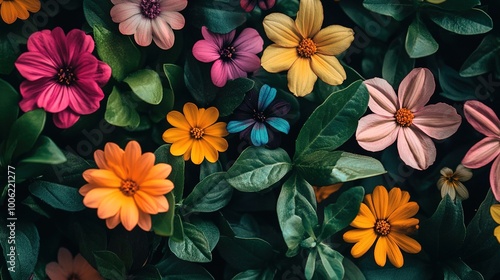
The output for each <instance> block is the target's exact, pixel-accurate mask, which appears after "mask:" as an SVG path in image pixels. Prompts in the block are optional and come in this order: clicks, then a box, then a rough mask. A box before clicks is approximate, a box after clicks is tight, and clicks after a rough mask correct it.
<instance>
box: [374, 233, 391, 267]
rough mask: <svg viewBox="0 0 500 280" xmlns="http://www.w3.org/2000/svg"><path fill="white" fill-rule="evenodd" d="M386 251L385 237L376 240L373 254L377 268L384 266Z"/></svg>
mask: <svg viewBox="0 0 500 280" xmlns="http://www.w3.org/2000/svg"><path fill="white" fill-rule="evenodd" d="M387 250H388V245H387V237H386V236H380V237H379V238H378V240H377V244H375V252H374V257H375V262H376V263H377V265H378V266H385V262H386V260H387Z"/></svg>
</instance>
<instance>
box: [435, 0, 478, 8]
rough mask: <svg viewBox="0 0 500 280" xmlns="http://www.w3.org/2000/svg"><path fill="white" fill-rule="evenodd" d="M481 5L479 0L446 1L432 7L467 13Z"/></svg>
mask: <svg viewBox="0 0 500 280" xmlns="http://www.w3.org/2000/svg"><path fill="white" fill-rule="evenodd" d="M480 4H481V1H479V0H446V1H444V2H443V3H440V4H437V5H432V7H433V8H439V9H444V10H448V11H465V10H470V9H471V8H473V7H475V6H477V5H480Z"/></svg>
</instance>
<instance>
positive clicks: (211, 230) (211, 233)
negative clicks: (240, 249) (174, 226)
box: [191, 217, 220, 252]
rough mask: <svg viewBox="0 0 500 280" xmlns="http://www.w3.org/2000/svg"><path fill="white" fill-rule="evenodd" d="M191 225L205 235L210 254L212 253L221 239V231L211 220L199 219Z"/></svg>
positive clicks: (194, 220)
mask: <svg viewBox="0 0 500 280" xmlns="http://www.w3.org/2000/svg"><path fill="white" fill-rule="evenodd" d="M191 223H192V224H193V225H194V226H196V228H197V229H199V230H200V231H201V232H203V235H204V236H205V238H206V239H207V241H208V246H209V248H210V252H212V251H213V250H214V248H215V246H217V243H218V242H219V239H220V231H219V229H218V228H217V226H216V225H215V224H214V223H213V222H211V221H209V220H204V219H201V218H198V217H195V218H194V219H191Z"/></svg>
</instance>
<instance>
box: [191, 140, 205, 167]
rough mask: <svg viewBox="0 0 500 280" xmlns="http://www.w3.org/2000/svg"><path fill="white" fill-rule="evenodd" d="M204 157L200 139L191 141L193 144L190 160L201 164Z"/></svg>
mask: <svg viewBox="0 0 500 280" xmlns="http://www.w3.org/2000/svg"><path fill="white" fill-rule="evenodd" d="M204 158H205V151H204V150H203V146H202V145H201V143H200V141H198V140H195V141H193V146H192V148H191V161H192V162H193V163H194V164H201V162H202V161H203V159H204Z"/></svg>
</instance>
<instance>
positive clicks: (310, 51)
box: [261, 0, 354, 96]
mask: <svg viewBox="0 0 500 280" xmlns="http://www.w3.org/2000/svg"><path fill="white" fill-rule="evenodd" d="M263 24H264V31H265V32H266V35H267V37H268V38H269V39H271V41H273V42H274V44H272V45H270V46H268V47H267V48H266V49H265V50H264V53H263V55H262V59H261V64H262V67H263V68H264V69H265V70H266V71H268V72H271V73H278V72H281V71H287V70H288V74H287V79H288V88H289V89H290V91H291V92H292V93H293V94H294V95H295V96H305V95H307V94H309V93H311V91H312V90H313V87H314V83H315V82H316V80H317V78H318V77H319V78H320V79H321V80H322V81H323V82H325V83H327V84H330V85H340V84H342V82H343V81H344V80H345V79H346V73H345V70H344V68H343V67H342V65H341V64H340V62H339V61H338V59H337V58H336V57H335V55H338V54H340V53H342V52H344V51H345V50H346V49H347V48H349V46H350V45H351V43H352V41H353V40H354V31H353V30H352V29H350V28H346V27H343V26H340V25H330V26H328V27H325V28H323V29H321V25H322V24H323V5H322V4H321V1H320V0H301V1H300V6H299V11H298V12H297V18H296V19H295V21H294V20H293V19H291V18H290V17H288V16H286V15H284V14H281V13H272V14H270V15H268V16H266V17H265V18H264V22H263Z"/></svg>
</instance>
